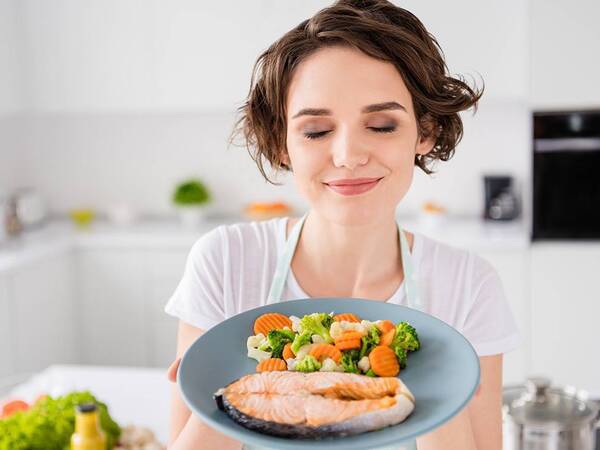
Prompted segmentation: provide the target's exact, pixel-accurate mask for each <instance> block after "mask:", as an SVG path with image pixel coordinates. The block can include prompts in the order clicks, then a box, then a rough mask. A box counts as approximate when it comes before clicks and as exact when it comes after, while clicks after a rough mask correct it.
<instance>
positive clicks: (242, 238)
mask: <svg viewBox="0 0 600 450" xmlns="http://www.w3.org/2000/svg"><path fill="white" fill-rule="evenodd" d="M282 220H285V218H275V219H269V220H260V221H252V222H237V223H230V224H222V225H218V226H216V227H215V228H213V229H211V230H210V231H207V232H206V233H204V234H203V235H202V236H201V237H200V238H198V239H197V240H196V242H195V243H194V245H193V247H192V250H191V252H190V255H191V256H192V257H193V258H194V259H196V258H206V257H212V258H217V257H219V258H221V259H223V258H225V259H227V258H228V257H231V255H232V254H234V255H238V254H240V253H244V254H246V255H247V254H248V253H252V254H253V255H255V254H256V253H257V252H258V253H260V252H267V251H269V250H270V249H273V248H276V246H277V244H278V241H279V237H280V233H281V232H282V230H283V229H282V226H283V224H282Z"/></svg>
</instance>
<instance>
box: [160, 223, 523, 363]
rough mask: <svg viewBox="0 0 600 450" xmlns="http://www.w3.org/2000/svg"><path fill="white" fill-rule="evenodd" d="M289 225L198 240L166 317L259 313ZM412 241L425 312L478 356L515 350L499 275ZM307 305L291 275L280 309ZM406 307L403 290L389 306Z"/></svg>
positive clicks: (232, 229) (228, 230)
mask: <svg viewBox="0 0 600 450" xmlns="http://www.w3.org/2000/svg"><path fill="white" fill-rule="evenodd" d="M287 219H288V218H287V217H283V218H276V219H271V220H264V221H255V222H243V223H236V224H229V225H220V226H218V227H216V228H214V229H213V230H211V231H209V232H208V233H206V234H204V235H203V236H202V237H200V238H199V239H198V240H197V241H196V243H195V244H194V245H193V247H192V249H191V250H190V253H189V255H188V258H187V262H186V266H185V271H184V274H183V277H182V279H181V281H180V282H179V285H178V286H177V288H176V289H175V292H174V293H173V295H172V296H171V298H170V299H169V301H168V303H167V305H166V306H165V312H167V313H168V314H170V315H172V316H175V317H177V318H179V319H181V320H183V321H184V322H187V323H189V324H190V325H193V326H195V327H198V328H201V329H204V330H207V329H209V328H211V327H213V326H214V325H216V324H218V323H219V322H221V321H223V320H225V319H227V318H229V317H231V316H234V315H236V314H238V313H240V312H243V311H246V310H249V309H252V308H256V307H259V306H264V305H266V303H267V296H268V294H269V288H270V287H271V281H272V280H273V275H274V273H275V267H276V264H277V256H278V255H279V253H280V252H281V250H282V249H283V246H284V244H285V236H286V224H287ZM413 234H414V243H413V250H412V255H413V260H414V265H415V269H416V271H417V275H418V279H417V283H418V287H419V289H420V292H421V301H422V302H423V303H424V305H423V309H424V311H425V312H427V313H429V314H431V315H433V316H435V317H437V318H439V319H441V320H443V321H444V322H446V323H448V324H449V325H451V326H452V327H454V328H455V329H457V330H458V331H460V332H461V333H462V334H463V335H464V336H465V337H466V338H467V339H468V340H469V341H470V342H471V344H472V345H473V347H474V348H475V350H476V351H477V354H478V355H479V356H485V355H494V354H498V353H505V352H508V351H510V350H513V349H514V348H515V347H517V346H518V344H519V342H520V336H519V332H518V329H517V326H516V323H515V320H514V317H513V315H512V313H511V311H510V308H509V306H508V303H507V301H506V298H505V295H504V290H503V287H502V282H501V281H500V278H499V276H498V274H497V272H496V270H495V269H494V268H493V267H492V266H491V264H489V263H488V262H487V261H486V260H484V259H483V258H481V257H479V256H477V255H475V254H474V253H472V252H469V251H466V250H461V249H458V248H455V247H452V246H450V245H447V244H444V243H442V242H439V241H436V240H434V239H431V238H429V237H427V236H425V235H422V234H420V233H413ZM308 297H310V296H309V295H307V294H306V293H304V292H303V290H302V288H301V287H300V285H299V284H298V282H297V281H296V278H295V277H294V274H293V272H292V270H290V271H289V272H288V277H287V280H286V285H285V288H284V290H283V294H282V301H286V300H293V299H297V298H308ZM387 302H388V303H393V304H398V305H405V304H406V294H405V289H404V282H402V283H401V285H400V286H399V287H398V289H397V291H396V292H395V293H394V294H393V295H392V296H391V297H390V298H389V299H388V300H387Z"/></svg>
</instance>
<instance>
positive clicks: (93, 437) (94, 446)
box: [71, 403, 106, 450]
mask: <svg viewBox="0 0 600 450" xmlns="http://www.w3.org/2000/svg"><path fill="white" fill-rule="evenodd" d="M75 411H76V414H75V433H73V435H72V436H71V450H106V436H105V434H104V432H103V431H102V429H101V428H100V419H99V417H98V408H97V407H96V405H95V404H94V403H82V404H80V405H77V406H76V407H75Z"/></svg>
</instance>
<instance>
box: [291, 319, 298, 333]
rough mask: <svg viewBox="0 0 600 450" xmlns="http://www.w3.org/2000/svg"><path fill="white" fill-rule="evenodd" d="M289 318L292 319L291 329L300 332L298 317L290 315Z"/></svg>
mask: <svg viewBox="0 0 600 450" xmlns="http://www.w3.org/2000/svg"><path fill="white" fill-rule="evenodd" d="M290 320H291V321H292V331H295V332H296V333H299V332H300V317H296V316H290Z"/></svg>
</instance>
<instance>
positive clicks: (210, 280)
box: [165, 0, 518, 450]
mask: <svg viewBox="0 0 600 450" xmlns="http://www.w3.org/2000/svg"><path fill="white" fill-rule="evenodd" d="M480 96H481V91H479V92H478V91H476V90H474V89H472V88H471V87H469V86H468V85H467V84H465V83H464V82H463V81H461V80H459V79H456V78H452V77H450V76H448V75H447V74H446V66H445V62H444V60H443V58H442V55H441V51H440V49H439V47H438V45H437V42H436V41H435V39H434V38H433V37H432V36H430V35H429V34H428V33H427V31H426V30H425V28H424V27H423V25H422V24H421V22H420V21H419V20H418V19H417V18H416V17H414V16H413V15H412V14H411V13H409V12H408V11H406V10H404V9H402V8H399V7H396V6H394V5H393V4H391V3H389V2H387V1H385V0H366V1H359V0H354V1H353V0H340V1H338V2H336V3H335V4H334V5H332V6H331V7H329V8H326V9H324V10H322V11H320V12H318V13H317V14H316V15H315V16H313V17H312V18H311V19H309V20H306V21H304V22H302V23H300V24H299V25H298V26H297V27H296V28H294V29H293V30H291V31H289V32H288V33H286V34H285V35H284V36H283V37H282V38H281V39H279V40H278V41H277V42H275V43H274V44H273V45H272V46H271V47H270V48H269V49H268V50H267V51H265V52H264V53H263V54H262V55H261V56H260V58H259V60H258V61H257V64H256V66H255V71H254V75H253V77H252V85H251V89H250V93H249V96H248V99H247V101H246V103H245V104H244V106H243V107H242V108H241V118H240V120H239V121H238V123H237V131H239V132H241V133H242V134H243V136H244V138H245V140H246V143H247V144H248V147H249V149H250V150H251V151H252V152H253V153H252V156H253V158H254V160H255V161H256V163H257V165H258V168H259V169H260V171H261V173H262V174H263V175H264V176H265V178H266V179H267V180H269V178H268V176H267V175H266V172H265V170H264V166H263V161H264V160H266V161H268V162H269V164H270V165H271V166H272V167H273V168H275V169H276V170H289V171H291V172H292V173H293V178H294V181H295V183H296V185H297V187H298V189H299V191H300V193H301V194H302V195H303V196H304V197H305V198H306V199H307V201H308V202H309V203H310V210H309V212H308V213H307V214H306V215H305V216H303V217H302V218H300V219H297V218H280V219H273V220H266V221H261V222H252V223H239V224H234V225H222V226H219V227H217V228H216V229H214V230H212V231H211V232H209V233H207V234H206V235H204V236H203V237H202V238H200V239H199V240H198V241H197V242H196V244H195V245H194V247H193V248H192V250H191V252H190V255H189V257H188V261H187V264H186V269H185V273H184V275H183V278H182V280H181V282H180V284H179V286H178V287H177V289H176V291H175V293H174V294H173V296H172V297H171V299H170V300H169V302H168V304H167V306H166V308H165V310H166V311H167V312H168V313H170V314H172V315H174V316H176V317H178V318H179V319H180V327H179V336H178V345H177V357H178V358H180V357H181V355H182V354H183V352H184V351H185V350H186V349H187V348H188V346H189V345H191V343H192V342H193V341H194V340H195V339H196V338H197V337H198V336H200V335H201V334H202V333H203V332H204V330H206V329H208V328H210V327H212V326H214V325H216V324H217V323H219V322H221V321H222V320H224V319H226V318H227V317H230V316H232V315H235V314H237V313H239V312H242V311H245V310H248V309H251V308H255V307H258V306H262V305H264V304H266V303H267V301H285V300H290V299H295V298H306V297H325V296H326V297H357V298H367V299H372V300H373V301H387V302H389V303H395V304H406V305H408V306H412V307H418V308H420V309H422V310H424V311H425V312H427V313H429V314H432V315H434V316H436V317H438V318H440V319H442V320H444V321H445V322H447V323H449V324H450V325H452V326H453V327H455V328H456V329H458V330H459V331H460V332H461V333H463V334H464V335H465V336H466V337H467V339H469V340H470V342H471V343H472V344H473V346H474V347H475V349H476V351H477V353H478V355H479V357H480V363H481V384H480V387H479V390H478V392H477V394H476V395H475V397H474V398H473V399H472V401H471V402H470V404H469V405H468V407H466V408H465V409H464V410H463V411H462V412H461V413H460V414H458V415H457V416H456V417H455V418H454V419H452V420H451V421H450V422H448V423H447V424H445V425H444V426H442V427H440V428H439V429H437V430H435V431H433V432H431V433H430V434H428V435H425V436H422V437H421V438H419V439H418V440H417V445H418V449H419V450H423V449H432V450H433V449H435V450H441V449H448V448H453V449H461V450H469V449H485V450H500V449H501V441H502V439H501V415H500V413H501V386H502V354H503V353H505V352H506V351H508V350H511V349H513V348H514V347H515V346H516V345H517V342H518V332H517V329H516V326H515V322H514V319H513V317H512V315H511V313H510V311H509V309H508V306H507V303H506V301H505V299H504V294H503V290H502V286H501V283H500V281H499V278H498V275H497V273H496V272H495V270H494V269H493V268H492V267H491V266H490V265H489V264H488V263H487V262H486V261H484V260H483V259H481V258H479V257H477V256H475V255H474V254H472V253H470V252H467V251H464V250H460V249H456V248H453V247H450V246H448V245H444V244H442V243H440V242H437V241H435V240H432V239H430V238H427V237H425V236H423V235H420V234H419V233H408V232H404V233H402V232H401V233H399V232H398V230H399V228H398V224H397V223H396V221H395V211H396V207H397V205H398V203H399V202H400V201H401V200H402V198H403V197H404V196H405V195H406V193H407V191H408V189H409V187H410V184H411V181H412V176H413V170H414V169H413V168H414V166H417V167H419V168H420V169H421V170H423V171H425V172H426V173H428V174H429V173H432V171H431V169H430V165H431V163H433V162H435V161H436V160H443V161H446V160H448V159H449V158H450V157H451V156H452V154H453V152H454V149H455V146H456V144H457V143H458V142H459V140H460V138H461V136H462V122H461V120H460V117H459V115H458V113H459V112H460V111H463V110H465V109H468V108H470V107H476V104H477V101H478V100H479V98H480ZM284 248H287V249H288V250H289V251H290V250H291V251H290V252H289V255H290V258H289V260H288V261H285V258H283V257H281V255H282V254H284V253H285V252H284ZM277 267H278V268H279V269H278V270H279V271H280V272H281V273H280V272H279V271H278V273H280V274H283V276H277V277H276V276H274V275H275V272H276V268H277ZM409 269H410V270H412V271H413V272H414V273H415V276H414V278H412V277H411V278H409V279H406V280H405V275H406V274H407V273H408V272H409ZM410 286H413V289H410ZM177 364H178V359H177V360H176V362H175V363H174V364H173V366H172V367H171V369H170V378H171V379H172V380H174V375H175V372H176V368H177ZM240 447H241V443H239V442H237V441H235V440H233V439H231V438H228V437H226V436H223V435H221V434H220V433H218V432H217V431H214V430H212V429H210V428H209V427H207V426H206V425H204V424H202V423H201V422H200V421H199V420H198V419H196V418H195V416H194V415H191V414H190V411H189V410H188V409H187V408H186V406H185V404H184V403H183V402H182V400H181V398H180V396H179V393H178V390H177V388H176V387H175V386H174V387H173V407H172V413H171V446H170V448H171V449H196V448H202V449H213V448H214V449H220V450H225V449H239V448H240Z"/></svg>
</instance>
